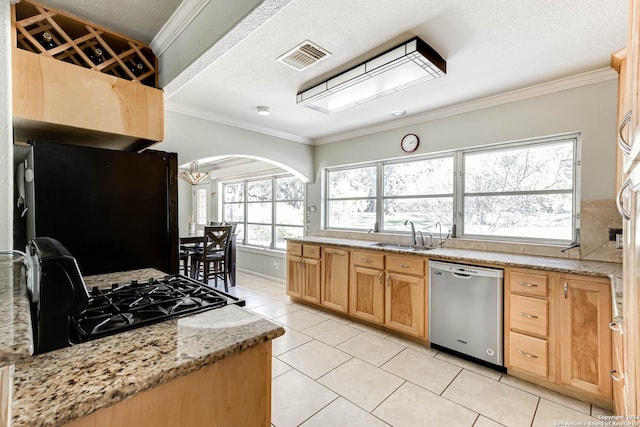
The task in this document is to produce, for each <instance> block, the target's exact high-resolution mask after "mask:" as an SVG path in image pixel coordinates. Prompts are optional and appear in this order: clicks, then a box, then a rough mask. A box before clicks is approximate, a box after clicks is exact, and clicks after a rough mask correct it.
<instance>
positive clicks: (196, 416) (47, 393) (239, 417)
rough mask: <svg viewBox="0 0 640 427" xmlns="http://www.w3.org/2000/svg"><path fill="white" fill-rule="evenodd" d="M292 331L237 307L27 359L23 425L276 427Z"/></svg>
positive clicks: (19, 421) (17, 382) (18, 375)
mask: <svg viewBox="0 0 640 427" xmlns="http://www.w3.org/2000/svg"><path fill="white" fill-rule="evenodd" d="M157 274H162V273H160V272H157V271H152V270H139V271H135V272H128V273H120V274H116V275H101V276H93V277H86V278H85V282H86V285H87V287H92V286H102V285H106V284H109V283H120V282H123V281H127V280H132V279H146V278H149V277H152V276H153V275H157ZM283 333H284V330H283V328H282V327H280V326H277V325H275V324H273V323H271V322H269V321H267V320H265V319H263V318H261V317H259V316H256V315H254V314H251V313H250V312H247V311H245V310H244V309H242V308H240V307H238V306H235V305H228V306H225V307H222V308H219V309H215V310H210V311H205V312H202V313H199V314H194V315H191V316H186V317H181V318H176V319H171V320H167V321H164V322H161V323H156V324H153V325H149V326H145V327H141V328H138V329H134V330H130V331H127V332H122V333H119V334H116V335H111V336H108V337H105V338H101V339H97V340H93V341H89V342H86V343H83V344H78V345H74V346H72V347H67V348H63V349H60V350H56V351H52V352H49V353H44V354H40V355H36V356H31V357H24V358H22V359H20V360H18V361H16V362H15V371H14V377H13V400H12V419H13V426H15V427H20V426H25V427H26V426H29V427H32V426H63V425H70V426H114V425H118V426H127V425H130V426H180V425H183V426H199V425H202V426H205V425H206V426H217V425H220V426H233V425H238V426H240V425H243V426H244V425H252V426H253V425H255V426H260V425H265V426H268V425H270V420H271V413H270V412H271V340H272V339H274V338H276V337H278V336H280V335H282V334H283Z"/></svg>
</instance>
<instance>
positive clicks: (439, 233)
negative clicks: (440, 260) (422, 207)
mask: <svg viewBox="0 0 640 427" xmlns="http://www.w3.org/2000/svg"><path fill="white" fill-rule="evenodd" d="M435 226H437V227H438V245H439V246H440V247H442V245H443V244H444V241H443V240H442V224H440V221H438V222H436V223H435ZM431 245H433V242H432V243H431Z"/></svg>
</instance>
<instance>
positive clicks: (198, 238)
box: [180, 230, 236, 286]
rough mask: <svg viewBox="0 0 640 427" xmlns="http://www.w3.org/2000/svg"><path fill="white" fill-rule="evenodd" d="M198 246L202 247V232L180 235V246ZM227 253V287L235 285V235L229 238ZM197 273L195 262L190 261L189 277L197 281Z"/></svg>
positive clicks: (196, 231)
mask: <svg viewBox="0 0 640 427" xmlns="http://www.w3.org/2000/svg"><path fill="white" fill-rule="evenodd" d="M197 244H200V245H202V246H203V247H204V230H195V231H190V232H188V233H184V234H182V233H181V234H180V246H182V245H185V246H193V245H197ZM229 252H230V253H228V254H225V262H228V267H227V269H228V271H229V286H235V285H236V235H235V234H234V235H232V236H231V243H230V244H229ZM197 275H198V272H197V271H196V263H195V260H193V259H192V260H191V266H190V268H189V277H191V278H193V279H197V278H198V277H197Z"/></svg>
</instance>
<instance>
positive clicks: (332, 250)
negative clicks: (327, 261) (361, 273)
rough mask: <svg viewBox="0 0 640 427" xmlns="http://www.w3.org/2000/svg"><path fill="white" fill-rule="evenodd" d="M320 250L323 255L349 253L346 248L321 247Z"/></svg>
mask: <svg viewBox="0 0 640 427" xmlns="http://www.w3.org/2000/svg"><path fill="white" fill-rule="evenodd" d="M322 252H324V253H325V255H337V256H346V255H348V254H349V251H348V250H345V249H336V248H322Z"/></svg>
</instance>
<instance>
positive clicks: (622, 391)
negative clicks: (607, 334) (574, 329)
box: [609, 322, 629, 414]
mask: <svg viewBox="0 0 640 427" xmlns="http://www.w3.org/2000/svg"><path fill="white" fill-rule="evenodd" d="M609 328H610V329H611V331H612V332H611V359H612V360H611V379H612V380H613V383H612V385H613V390H612V393H613V408H614V412H615V413H616V414H628V413H629V408H628V403H629V396H628V389H627V387H626V385H627V381H626V379H625V369H624V361H623V356H624V353H623V351H622V336H623V330H622V328H623V325H622V324H616V323H613V322H612V323H611V324H609Z"/></svg>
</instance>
